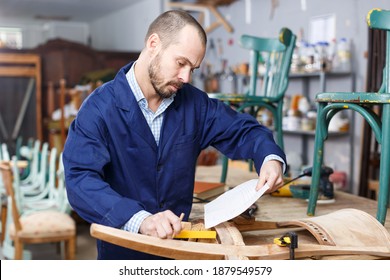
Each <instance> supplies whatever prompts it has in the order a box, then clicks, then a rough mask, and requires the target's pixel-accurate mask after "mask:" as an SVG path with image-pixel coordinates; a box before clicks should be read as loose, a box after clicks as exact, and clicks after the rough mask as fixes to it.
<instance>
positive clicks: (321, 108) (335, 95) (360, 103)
mask: <svg viewBox="0 0 390 280" xmlns="http://www.w3.org/2000/svg"><path fill="white" fill-rule="evenodd" d="M367 22H368V26H369V27H370V28H375V29H383V30H386V31H387V32H386V33H387V39H386V40H387V43H386V63H385V68H384V71H383V83H382V86H381V88H380V90H379V92H373V93H370V92H325V93H319V94H317V96H316V102H317V103H318V104H317V105H318V113H317V124H316V134H315V143H314V157H313V173H312V183H311V188H310V195H309V205H308V209H307V214H308V215H309V216H313V215H314V214H315V208H316V204H317V199H318V194H319V181H320V169H321V166H322V164H323V156H324V141H325V140H326V139H327V137H328V125H329V122H330V121H331V119H332V117H333V116H334V115H335V114H336V113H338V112H340V111H342V110H346V109H351V110H354V111H356V112H358V113H360V114H361V115H362V117H364V119H365V120H366V121H367V122H368V123H369V125H370V126H371V128H372V130H373V131H374V134H375V138H376V141H377V142H378V144H380V145H381V158H380V171H379V195H378V208H377V214H376V218H377V220H378V221H379V222H380V223H382V224H384V223H385V220H386V212H387V207H388V203H389V184H390V172H389V170H390V11H384V10H383V11H382V10H379V9H374V10H371V11H370V12H369V13H368V15H367ZM371 105H380V106H382V117H380V116H379V115H378V114H376V113H375V111H374V110H373V109H372V106H371Z"/></svg>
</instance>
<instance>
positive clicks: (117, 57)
mask: <svg viewBox="0 0 390 280" xmlns="http://www.w3.org/2000/svg"><path fill="white" fill-rule="evenodd" d="M3 53H4V54H7V55H8V54H13V55H21V54H23V55H25V54H26V53H30V54H33V55H34V56H36V57H38V58H40V61H41V69H40V70H39V72H40V74H41V81H42V82H41V84H38V83H37V86H38V87H39V89H40V92H41V95H37V98H36V108H37V109H36V110H31V108H29V109H28V110H27V112H26V115H25V118H24V119H25V120H28V121H29V122H31V120H35V118H37V124H36V126H37V129H35V128H34V129H32V128H31V127H32V126H31V125H28V126H23V127H22V128H21V131H23V132H24V134H23V135H22V136H23V138H24V139H27V138H28V137H33V138H39V139H41V140H42V141H48V138H49V131H48V128H47V121H48V120H49V119H50V117H51V114H52V112H53V111H54V110H55V109H58V108H60V94H59V90H58V89H59V86H60V81H61V80H65V81H66V86H67V88H72V87H74V86H75V85H77V84H80V83H81V82H82V81H83V80H85V79H83V78H84V77H85V76H86V75H87V74H88V73H91V72H95V71H99V70H100V71H103V70H107V69H110V70H112V71H111V72H112V73H116V72H117V71H118V70H119V69H120V68H121V67H122V66H124V65H126V64H127V63H129V62H130V61H132V60H136V59H137V58H138V55H139V52H117V51H99V50H95V49H93V48H91V47H89V46H86V45H82V44H79V43H76V42H71V41H67V40H63V39H53V40H49V41H47V42H46V43H45V44H42V45H39V46H38V47H36V48H34V49H28V50H26V49H25V50H9V49H0V54H3ZM0 81H1V87H2V88H3V90H4V82H3V80H0ZM6 82H7V84H6V86H7V89H6V91H7V94H6V95H5V94H0V104H9V101H10V99H15V96H16V95H17V93H18V92H20V91H21V88H23V91H24V90H25V87H26V86H25V85H23V87H22V86H20V85H19V84H20V83H23V82H24V83H26V82H25V81H21V80H20V79H16V80H15V81H8V80H7V81H6ZM8 83H11V85H10V86H8ZM50 83H52V84H53V86H54V90H48V89H49V84H50ZM66 101H68V100H66ZM15 103H16V105H13V106H16V107H17V106H19V107H20V106H21V105H20V104H21V103H22V101H21V100H19V99H18V100H16V101H15ZM3 107H4V106H3ZM8 107H9V105H8ZM4 110H5V111H6V112H4V113H3V115H4V114H6V115H7V122H6V126H7V127H10V126H11V125H13V123H14V122H15V121H13V120H15V119H16V117H15V116H13V115H14V114H17V112H15V110H11V109H9V110H8V109H7V108H6V109H4V108H3V111H4ZM8 122H9V123H10V124H7V123H8ZM33 127H35V125H34V126H33ZM31 130H32V131H31ZM17 136H20V135H17ZM10 144H12V143H10ZM11 151H12V148H11Z"/></svg>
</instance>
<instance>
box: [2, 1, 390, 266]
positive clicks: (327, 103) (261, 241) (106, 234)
mask: <svg viewBox="0 0 390 280" xmlns="http://www.w3.org/2000/svg"><path fill="white" fill-rule="evenodd" d="M168 10H184V11H187V12H188V13H190V14H191V15H192V16H193V17H194V18H195V19H196V20H197V21H198V22H199V24H200V25H201V26H202V27H203V28H204V30H205V33H206V34H207V45H206V53H205V56H204V59H203V61H202V63H201V64H200V67H199V68H198V69H195V70H194V71H193V74H192V77H191V80H190V81H189V83H191V84H192V85H193V86H195V87H197V88H199V89H200V90H202V91H204V92H205V93H206V94H207V95H208V98H213V99H217V100H218V101H219V102H221V103H224V105H226V106H230V107H231V108H233V109H234V110H235V111H237V112H239V113H240V114H249V115H250V116H251V117H252V118H255V119H256V120H257V122H258V123H260V124H261V125H263V126H265V127H267V128H268V129H269V130H270V131H271V132H272V135H273V137H274V140H275V142H276V143H277V145H278V146H279V147H280V148H281V149H282V150H283V151H284V153H285V155H286V159H287V165H286V166H285V172H284V178H283V181H284V182H283V183H282V184H281V185H280V187H279V188H278V189H277V190H275V191H273V192H271V193H267V192H265V193H259V192H255V191H254V189H255V187H256V183H257V179H258V177H259V174H258V173H257V171H256V168H255V166H254V161H253V160H251V159H242V160H241V159H234V160H233V159H230V158H228V157H227V156H225V155H224V154H222V153H221V152H220V151H219V150H218V149H217V148H216V147H214V146H213V145H210V146H208V147H205V148H204V149H203V150H202V151H201V152H200V154H199V156H198V158H197V162H196V170H195V180H194V191H193V198H192V208H191V214H190V215H189V217H185V220H186V221H182V222H181V223H182V231H181V232H180V233H179V234H177V235H175V236H173V238H169V240H165V239H160V238H157V237H152V236H146V235H142V234H140V233H132V232H128V231H125V230H123V229H121V228H114V227H108V226H106V225H103V224H99V223H90V222H87V221H86V220H84V219H83V218H82V217H81V216H80V215H79V214H78V213H77V211H76V210H75V209H73V207H72V206H71V205H70V203H69V200H68V194H67V186H66V182H65V176H66V174H65V171H64V165H63V161H62V155H63V150H64V145H65V143H66V141H67V136H68V130H69V128H70V127H71V126H72V124H74V120H75V118H76V117H77V114H78V111H79V110H80V108H81V107H82V106H83V102H84V101H85V100H87V98H88V97H89V96H90V94H92V93H93V92H94V91H95V90H98V89H99V88H101V87H104V85H105V84H106V83H107V82H109V81H111V80H113V79H115V76H116V73H117V72H118V71H119V70H120V69H121V68H122V67H124V66H125V65H127V64H128V63H129V62H130V61H135V60H137V59H138V57H139V55H140V53H141V50H142V49H143V47H144V43H145V38H144V36H145V34H146V31H147V28H148V26H149V24H150V23H151V22H152V20H153V19H154V18H156V17H157V16H158V15H159V14H161V13H163V12H165V11H168ZM0 91H1V93H0V145H1V148H0V170H1V175H0V190H1V240H0V242H1V247H0V259H2V260H16V259H24V260H65V259H73V260H95V259H97V257H98V252H97V247H96V243H97V242H100V241H104V242H108V243H110V242H112V243H113V244H116V245H118V246H121V247H124V248H129V249H132V250H137V251H140V252H146V253H149V254H152V255H156V256H160V257H163V258H174V259H180V260H181V259H183V260H184V259H195V260H198V259H199V260H208V259H220V260H227V259H230V260H232V259H233V260H250V259H254V260H258V259H265V260H267V259H269V260H295V259H304V260H340V259H344V260H345V259H354V260H356V259H360V260H382V259H389V258H390V213H389V199H390V192H389V188H390V172H389V170H390V3H389V1H387V0H376V1H373V0H343V1H336V0H329V1H321V0H289V1H283V0H187V1H168V0H143V1H140V0H126V1H125V0H123V1H104V0H86V1H68V0H57V1H41V0H20V1H17V3H15V1H1V2H0ZM188 141H189V138H188ZM216 146H218V145H216ZM388 150H389V151H388ZM180 158H182V159H186V156H185V155H182V156H181V157H180ZM131 161H132V160H131V159H129V162H131ZM181 164H182V162H177V166H178V167H180V165H181ZM178 169H179V168H178ZM165 172H167V171H165ZM183 172H184V171H183ZM185 174H188V172H185ZM241 196H242V197H244V196H245V199H240V197H241ZM96 203H98V202H96ZM218 207H219V208H218ZM221 208H223V210H227V209H229V210H232V211H231V213H230V212H229V211H218V210H221ZM179 214H180V213H179ZM181 218H182V217H181ZM187 220H188V221H187ZM184 242H185V243H186V245H185V246H183V245H182V244H183V243H184ZM172 252H174V254H173V253H172Z"/></svg>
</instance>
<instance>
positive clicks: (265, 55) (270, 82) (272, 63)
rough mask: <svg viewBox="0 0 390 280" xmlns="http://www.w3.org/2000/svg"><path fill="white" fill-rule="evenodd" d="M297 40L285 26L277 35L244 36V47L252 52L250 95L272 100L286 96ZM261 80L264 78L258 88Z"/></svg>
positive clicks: (248, 93)
mask: <svg viewBox="0 0 390 280" xmlns="http://www.w3.org/2000/svg"><path fill="white" fill-rule="evenodd" d="M295 41H296V36H295V35H294V34H293V33H292V32H291V30H289V29H288V28H282V29H281V31H280V33H279V37H278V38H262V37H255V36H250V35H242V36H241V38H240V44H241V46H242V47H243V48H246V49H249V50H250V53H251V57H250V61H249V71H250V82H249V90H248V92H247V95H250V96H266V97H269V98H270V99H271V100H272V99H275V100H280V99H282V98H283V97H284V94H285V92H286V90H287V86H288V75H289V72H290V66H291V59H292V54H293V51H294V48H295ZM259 78H260V79H259ZM258 79H259V80H260V81H261V83H260V86H259V89H258V88H257V85H258Z"/></svg>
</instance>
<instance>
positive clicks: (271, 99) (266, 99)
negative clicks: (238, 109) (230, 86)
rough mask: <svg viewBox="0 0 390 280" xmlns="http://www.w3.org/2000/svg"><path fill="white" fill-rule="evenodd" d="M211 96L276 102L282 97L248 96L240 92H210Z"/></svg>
mask: <svg viewBox="0 0 390 280" xmlns="http://www.w3.org/2000/svg"><path fill="white" fill-rule="evenodd" d="M208 96H209V97H210V98H216V99H219V100H221V101H224V102H232V103H235V102H259V101H264V102H275V101H278V100H279V99H280V97H268V96H248V95H246V94H238V93H209V94H208Z"/></svg>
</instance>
